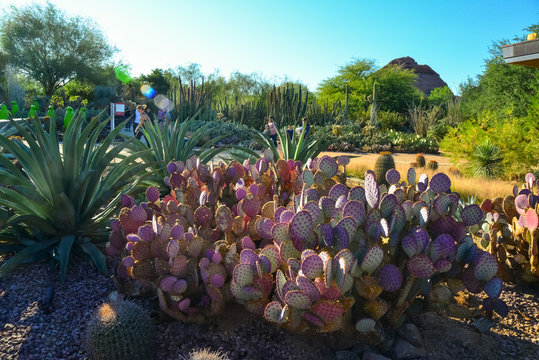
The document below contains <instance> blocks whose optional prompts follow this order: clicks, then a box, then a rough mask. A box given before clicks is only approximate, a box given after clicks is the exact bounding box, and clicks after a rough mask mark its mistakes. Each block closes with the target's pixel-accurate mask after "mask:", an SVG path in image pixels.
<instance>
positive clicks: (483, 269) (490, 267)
mask: <svg viewBox="0 0 539 360" xmlns="http://www.w3.org/2000/svg"><path fill="white" fill-rule="evenodd" d="M497 272H498V262H497V261H496V259H495V258H494V256H492V255H491V254H490V253H488V252H482V253H481V254H480V255H479V259H478V260H477V263H476V264H475V267H474V272H473V275H474V277H475V278H476V279H477V280H480V281H488V280H490V279H492V277H494V276H495V275H496V273H497Z"/></svg>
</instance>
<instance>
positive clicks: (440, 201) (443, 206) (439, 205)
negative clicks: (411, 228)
mask: <svg viewBox="0 0 539 360" xmlns="http://www.w3.org/2000/svg"><path fill="white" fill-rule="evenodd" d="M452 204H453V202H452V201H451V199H450V198H449V196H448V195H447V194H440V195H438V196H436V198H434V201H433V203H432V206H433V207H434V210H435V211H436V212H437V213H438V214H439V215H448V214H449V211H450V210H451V206H452Z"/></svg>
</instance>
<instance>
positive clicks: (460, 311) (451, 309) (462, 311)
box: [446, 304, 472, 319]
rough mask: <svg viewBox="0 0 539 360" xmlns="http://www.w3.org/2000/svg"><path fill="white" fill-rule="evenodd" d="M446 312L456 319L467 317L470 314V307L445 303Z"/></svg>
mask: <svg viewBox="0 0 539 360" xmlns="http://www.w3.org/2000/svg"><path fill="white" fill-rule="evenodd" d="M446 312H447V315H449V316H451V317H454V318H457V319H468V318H470V317H471V316H472V312H471V311H470V309H468V308H467V307H464V306H462V305H458V304H449V305H447V307H446Z"/></svg>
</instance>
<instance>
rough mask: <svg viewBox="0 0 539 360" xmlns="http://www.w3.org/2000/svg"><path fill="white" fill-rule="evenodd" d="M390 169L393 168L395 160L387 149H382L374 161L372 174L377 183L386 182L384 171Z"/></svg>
mask: <svg viewBox="0 0 539 360" xmlns="http://www.w3.org/2000/svg"><path fill="white" fill-rule="evenodd" d="M390 169H395V160H394V159H393V155H391V152H389V151H382V152H380V155H379V156H378V158H377V159H376V162H375V163H374V174H375V176H376V182H378V184H386V185H387V184H388V182H387V180H386V173H387V172H388V171H389V170H390Z"/></svg>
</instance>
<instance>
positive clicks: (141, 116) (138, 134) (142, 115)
mask: <svg viewBox="0 0 539 360" xmlns="http://www.w3.org/2000/svg"><path fill="white" fill-rule="evenodd" d="M137 113H138V114H139V121H138V124H137V126H136V127H135V129H134V132H135V137H136V138H137V139H139V140H140V139H141V138H142V137H143V136H144V133H143V132H142V129H141V127H142V126H143V125H144V122H145V121H149V120H150V118H149V117H148V115H147V114H146V112H145V111H144V109H143V107H142V105H137ZM135 122H136V118H135ZM144 140H146V144H148V139H146V136H144Z"/></svg>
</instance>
